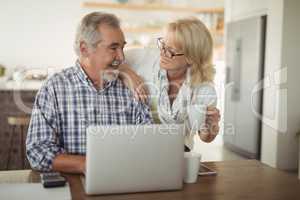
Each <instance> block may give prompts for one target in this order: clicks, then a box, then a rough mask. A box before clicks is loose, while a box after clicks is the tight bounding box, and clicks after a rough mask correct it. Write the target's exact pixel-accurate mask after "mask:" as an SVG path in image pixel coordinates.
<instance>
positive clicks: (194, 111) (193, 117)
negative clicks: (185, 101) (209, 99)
mask: <svg viewBox="0 0 300 200" xmlns="http://www.w3.org/2000/svg"><path fill="white" fill-rule="evenodd" d="M187 112H188V121H189V125H190V128H191V130H192V131H201V130H203V129H204V128H205V120H206V112H207V106H206V105H202V104H196V105H189V106H188V107H187Z"/></svg>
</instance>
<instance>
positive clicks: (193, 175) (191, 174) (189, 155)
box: [183, 152, 201, 183]
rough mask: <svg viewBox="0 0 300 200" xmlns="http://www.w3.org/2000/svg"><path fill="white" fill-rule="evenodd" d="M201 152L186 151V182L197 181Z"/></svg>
mask: <svg viewBox="0 0 300 200" xmlns="http://www.w3.org/2000/svg"><path fill="white" fill-rule="evenodd" d="M200 162H201V154H199V153H196V152H185V153H184V165H185V167H184V179H183V181H184V183H196V182H197V179H198V172H199V169H200Z"/></svg>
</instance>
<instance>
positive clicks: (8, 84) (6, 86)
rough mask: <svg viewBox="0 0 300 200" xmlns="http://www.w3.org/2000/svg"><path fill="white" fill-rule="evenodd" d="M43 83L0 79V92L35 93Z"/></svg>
mask: <svg viewBox="0 0 300 200" xmlns="http://www.w3.org/2000/svg"><path fill="white" fill-rule="evenodd" d="M44 82H45V80H43V81H38V80H24V81H13V80H7V79H6V78H0V91H1V90H25V91H32V90H33V91H36V90H39V89H40V88H41V86H42V85H43V83H44Z"/></svg>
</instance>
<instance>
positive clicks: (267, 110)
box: [225, 0, 300, 169]
mask: <svg viewBox="0 0 300 200" xmlns="http://www.w3.org/2000/svg"><path fill="white" fill-rule="evenodd" d="M299 9H300V6H299V1H297V0H285V1H284V0H262V1H259V0H255V1H253V0H228V1H226V2H225V20H226V22H227V23H228V22H231V21H235V20H238V19H243V18H247V17H251V16H259V15H262V14H267V16H268V18H267V20H268V21H267V38H266V57H265V74H264V76H265V79H264V84H265V89H264V99H263V115H264V116H263V126H262V144H261V161H262V162H264V163H266V164H268V165H270V166H273V167H278V168H281V169H294V168H297V159H298V157H297V142H296V141H297V140H296V138H295V132H296V131H297V130H299V129H300V123H299V120H300V109H299V106H297V104H296V103H297V102H299V100H300V99H299V98H300V97H299V92H298V91H297V89H298V88H297V86H298V84H299V83H298V81H297V77H296V76H298V74H299V67H297V65H296V62H297V63H298V61H297V57H296V55H295V54H297V53H298V54H299V51H300V49H299V48H300V45H299V42H298V43H297V42H295V41H296V38H297V37H298V36H299V26H298V25H296V24H297V23H299V22H298V20H297V19H299V18H300V15H299V14H296V10H299ZM226 12H228V13H226ZM296 27H297V30H298V32H295V30H294V29H295V28H296ZM292 38H293V39H294V40H293V39H292ZM296 49H297V50H296ZM297 72H298V73H297ZM287 82H288V83H287ZM287 90H288V91H287Z"/></svg>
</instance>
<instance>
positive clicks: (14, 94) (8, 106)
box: [0, 90, 37, 170]
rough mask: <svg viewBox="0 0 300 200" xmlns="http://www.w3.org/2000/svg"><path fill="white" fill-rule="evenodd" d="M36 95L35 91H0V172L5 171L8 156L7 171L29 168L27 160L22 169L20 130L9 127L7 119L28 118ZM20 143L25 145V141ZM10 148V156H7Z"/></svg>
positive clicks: (25, 129) (25, 130) (25, 128)
mask: <svg viewBox="0 0 300 200" xmlns="http://www.w3.org/2000/svg"><path fill="white" fill-rule="evenodd" d="M36 93H37V91H16V90H0V102H1V103H0V113H1V114H0V170H6V167H7V162H8V159H9V156H11V160H10V162H9V165H8V170H19V169H24V168H30V167H29V163H28V161H27V160H26V161H25V167H23V163H22V159H21V157H22V155H21V152H22V151H21V145H20V143H21V141H20V140H21V134H20V133H21V130H20V129H19V127H16V128H13V127H12V126H10V125H9V124H8V117H18V116H19V117H21V116H28V117H30V114H31V109H32V106H33V103H34V100H35V95H36ZM20 104H22V106H20ZM27 128H28V127H27V126H25V127H24V132H25V138H26V133H27ZM14 131H15V132H14ZM13 132H14V133H15V134H13ZM11 139H12V141H13V143H12V144H11ZM22 142H23V143H24V144H25V141H22ZM24 146H25V145H24ZM10 147H11V154H9V149H10ZM25 157H26V156H25Z"/></svg>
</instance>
